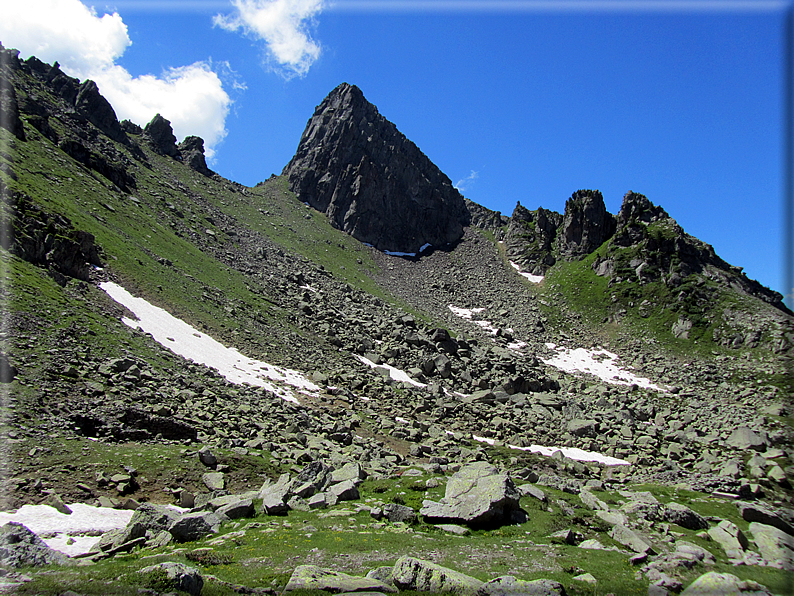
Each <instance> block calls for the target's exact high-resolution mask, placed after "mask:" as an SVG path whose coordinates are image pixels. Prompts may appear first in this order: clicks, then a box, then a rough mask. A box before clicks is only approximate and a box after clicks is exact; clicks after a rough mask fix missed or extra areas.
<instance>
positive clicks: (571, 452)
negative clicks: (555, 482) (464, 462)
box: [447, 431, 631, 466]
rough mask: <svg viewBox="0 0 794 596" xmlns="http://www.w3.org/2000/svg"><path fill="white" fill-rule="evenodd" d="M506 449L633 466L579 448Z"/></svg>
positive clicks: (492, 442) (481, 439)
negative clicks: (560, 454) (558, 452)
mask: <svg viewBox="0 0 794 596" xmlns="http://www.w3.org/2000/svg"><path fill="white" fill-rule="evenodd" d="M447 433H448V434H451V433H450V432H449V431H447ZM471 438H472V439H474V440H475V441H478V442H480V443H487V444H488V445H495V444H496V439H490V438H488V437H478V436H477V435H472V436H471ZM506 447H507V448H508V449H516V450H517V451H530V452H532V453H539V454H540V455H545V456H547V457H549V456H551V455H554V454H555V453H556V452H557V451H561V452H562V454H563V455H564V456H565V457H567V458H568V459H573V460H576V461H594V462H598V463H601V464H604V465H606V466H629V465H631V464H630V463H629V462H627V461H626V460H625V459H620V458H617V457H611V456H609V455H602V454H601V453H596V452H594V451H585V450H584V449H579V448H578V447H544V446H543V445H531V446H529V447H518V446H516V445H506Z"/></svg>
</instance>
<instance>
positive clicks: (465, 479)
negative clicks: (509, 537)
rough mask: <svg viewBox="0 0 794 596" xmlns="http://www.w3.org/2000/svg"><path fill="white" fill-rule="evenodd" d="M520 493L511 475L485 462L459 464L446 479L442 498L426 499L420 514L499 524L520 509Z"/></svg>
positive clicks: (432, 518)
mask: <svg viewBox="0 0 794 596" xmlns="http://www.w3.org/2000/svg"><path fill="white" fill-rule="evenodd" d="M520 498H521V494H520V493H519V491H518V489H516V487H515V485H514V484H513V481H512V480H511V479H510V477H509V476H508V475H507V474H505V473H503V472H499V471H498V470H497V469H496V468H495V467H493V466H492V465H490V464H488V463H487V462H475V463H472V464H468V465H466V466H464V467H462V468H461V469H460V470H459V471H458V472H456V473H455V474H454V475H453V476H452V477H451V478H450V479H449V481H448V482H447V487H446V492H445V493H444V498H443V499H441V501H439V502H434V501H425V502H424V503H423V504H422V509H421V510H420V512H419V513H420V514H421V515H423V516H424V518H425V520H427V521H429V522H431V523H432V522H436V521H438V522H453V523H464V524H467V525H470V526H485V525H498V524H501V523H506V522H509V521H510V518H511V515H512V513H513V512H514V511H517V510H518V509H519V499H520Z"/></svg>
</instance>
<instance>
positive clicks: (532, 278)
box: [510, 261, 543, 284]
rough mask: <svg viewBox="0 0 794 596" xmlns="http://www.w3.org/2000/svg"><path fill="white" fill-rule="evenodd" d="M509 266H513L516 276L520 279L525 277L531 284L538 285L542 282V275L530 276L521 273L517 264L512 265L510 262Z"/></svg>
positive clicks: (529, 274)
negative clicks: (516, 272)
mask: <svg viewBox="0 0 794 596" xmlns="http://www.w3.org/2000/svg"><path fill="white" fill-rule="evenodd" d="M510 264H511V265H512V266H513V269H515V270H516V271H518V274H519V275H520V276H521V277H526V278H527V279H528V280H529V281H531V282H532V283H533V284H539V283H540V282H542V281H543V276H542V275H532V274H531V273H524V272H523V271H521V267H519V266H518V264H517V263H514V262H513V261H510Z"/></svg>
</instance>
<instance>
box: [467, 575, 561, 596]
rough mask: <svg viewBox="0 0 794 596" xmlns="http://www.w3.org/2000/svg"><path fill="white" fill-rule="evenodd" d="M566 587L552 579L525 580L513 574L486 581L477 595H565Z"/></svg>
mask: <svg viewBox="0 0 794 596" xmlns="http://www.w3.org/2000/svg"><path fill="white" fill-rule="evenodd" d="M565 594H566V592H565V588H564V587H563V585H562V584H561V583H560V582H557V581H554V580H551V579H536V580H532V581H524V580H521V579H516V578H515V577H513V576H512V575H504V576H502V577H497V578H496V579H492V580H491V581H489V582H487V583H485V584H484V585H483V586H482V587H481V588H480V589H479V590H477V596H565Z"/></svg>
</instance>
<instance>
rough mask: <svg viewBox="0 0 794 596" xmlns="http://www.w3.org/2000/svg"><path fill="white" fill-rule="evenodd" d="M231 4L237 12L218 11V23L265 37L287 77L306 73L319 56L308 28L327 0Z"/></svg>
mask: <svg viewBox="0 0 794 596" xmlns="http://www.w3.org/2000/svg"><path fill="white" fill-rule="evenodd" d="M232 5H233V6H234V9H235V10H234V12H233V13H232V14H229V15H220V14H219V15H216V16H215V19H214V23H215V25H217V26H218V27H221V28H223V29H226V30H227V31H237V30H238V29H241V30H242V31H243V32H244V33H245V34H246V35H249V36H251V37H254V38H256V39H260V40H262V41H264V42H265V45H266V46H267V51H268V58H269V59H270V60H271V61H274V62H275V63H276V64H278V66H279V67H281V69H282V73H283V74H284V75H285V76H286V77H287V78H289V77H292V76H301V77H302V76H304V75H305V74H306V73H307V72H308V71H309V67H311V65H312V64H314V62H315V60H317V58H318V57H319V56H320V44H318V43H317V42H316V41H314V40H313V39H312V38H311V37H310V36H309V33H308V30H309V28H310V27H311V25H312V24H313V23H314V19H315V17H316V16H317V15H318V14H319V13H320V12H321V11H322V10H323V8H324V7H325V1H324V0H232Z"/></svg>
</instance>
